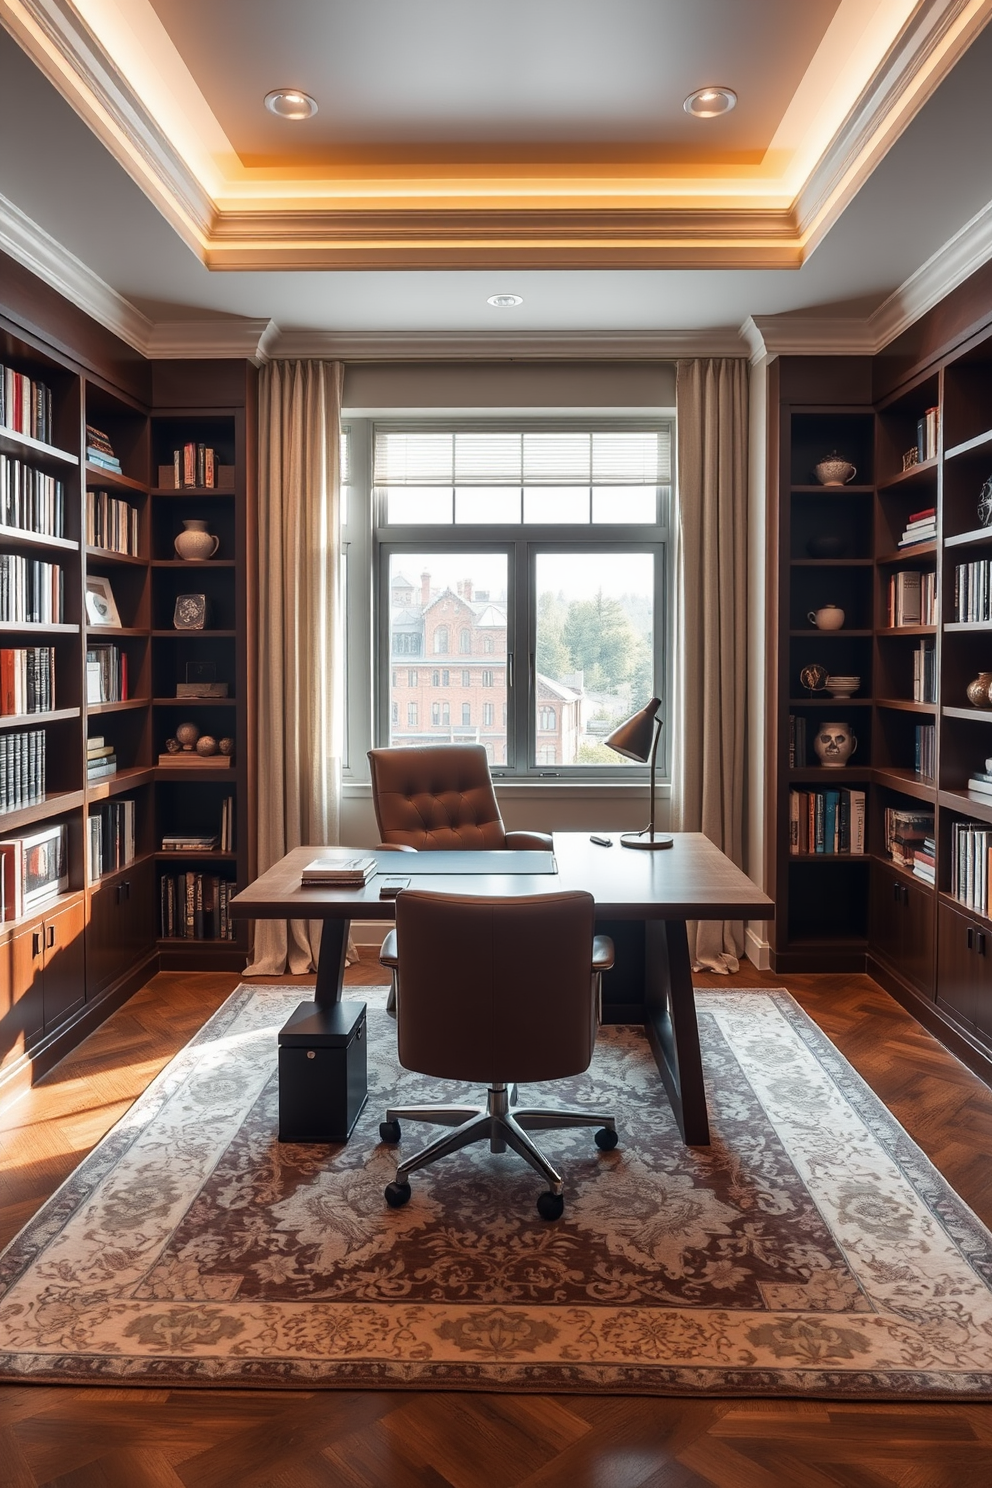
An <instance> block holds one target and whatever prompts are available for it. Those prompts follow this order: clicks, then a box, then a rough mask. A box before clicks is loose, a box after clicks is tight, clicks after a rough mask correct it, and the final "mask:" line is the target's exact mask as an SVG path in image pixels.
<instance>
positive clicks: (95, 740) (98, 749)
mask: <svg viewBox="0 0 992 1488" xmlns="http://www.w3.org/2000/svg"><path fill="white" fill-rule="evenodd" d="M116 774H117V756H116V754H115V753H114V746H113V745H112V744H108V743H107V741H106V739H105V738H104V737H103V735H102V734H93V735H92V736H91V737H90V738H88V739H87V740H86V781H87V784H91V783H92V782H93V781H94V780H105V779H106V778H107V776H108V775H116Z"/></svg>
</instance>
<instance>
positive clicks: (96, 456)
mask: <svg viewBox="0 0 992 1488" xmlns="http://www.w3.org/2000/svg"><path fill="white" fill-rule="evenodd" d="M86 463H87V464H88V465H99V467H100V469H101V470H109V471H111V472H112V473H113V474H114V475H121V474H122V471H121V462H120V460H118V458H117V456H116V455H115V454H114V447H113V445H112V444H111V442H110V439H109V438H108V436H107V435H106V434H104V432H103V430H102V429H95V428H94V427H93V425H92V424H87V425H86Z"/></svg>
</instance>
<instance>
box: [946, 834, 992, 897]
mask: <svg viewBox="0 0 992 1488" xmlns="http://www.w3.org/2000/svg"><path fill="white" fill-rule="evenodd" d="M990 846H992V830H990V829H989V828H988V827H987V826H986V825H985V824H984V823H983V822H969V821H964V822H953V823H952V824H951V896H952V897H953V898H954V899H956V900H957V901H958V903H959V904H964V905H966V906H967V907H968V909H974V910H977V911H978V913H979V914H983V915H987V914H988V912H989V847H990Z"/></svg>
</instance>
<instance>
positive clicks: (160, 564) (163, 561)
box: [151, 558, 237, 573]
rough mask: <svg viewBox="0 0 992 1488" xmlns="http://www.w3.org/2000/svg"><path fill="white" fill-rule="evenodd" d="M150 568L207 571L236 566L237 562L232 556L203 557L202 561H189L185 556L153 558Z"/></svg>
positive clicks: (192, 571) (193, 571)
mask: <svg viewBox="0 0 992 1488" xmlns="http://www.w3.org/2000/svg"><path fill="white" fill-rule="evenodd" d="M151 566H152V568H185V569H186V570H187V571H188V572H191V573H195V572H197V571H199V572H200V573H209V572H210V570H211V569H216V568H236V567H237V564H236V563H235V561H234V559H233V558H205V559H204V561H203V562H202V563H195V562H191V561H190V560H189V559H186V558H153V559H152V564H151Z"/></svg>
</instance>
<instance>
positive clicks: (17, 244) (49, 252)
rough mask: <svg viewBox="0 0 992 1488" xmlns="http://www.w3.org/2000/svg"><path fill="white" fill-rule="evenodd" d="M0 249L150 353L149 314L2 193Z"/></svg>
mask: <svg viewBox="0 0 992 1488" xmlns="http://www.w3.org/2000/svg"><path fill="white" fill-rule="evenodd" d="M0 249H2V251H3V252H4V253H6V254H9V256H10V257H11V258H12V259H14V260H15V261H16V262H17V263H19V264H21V265H23V267H24V268H26V269H28V270H29V271H30V272H31V273H32V274H36V275H37V277H38V278H39V279H42V280H43V281H44V282H45V283H46V284H47V285H49V286H50V288H52V289H54V290H56V291H57V292H58V293H59V294H60V295H62V296H64V298H65V299H67V300H69V302H70V303H71V304H73V305H75V306H77V307H78V309H80V310H83V311H85V313H86V314H87V315H89V316H91V317H92V319H93V320H95V321H98V322H99V324H100V325H102V326H105V327H106V329H107V330H108V331H113V333H114V335H115V336H119V337H120V339H121V340H122V341H125V342H126V343H127V344H128V346H131V347H133V348H134V349H135V351H140V352H141V353H142V354H143V355H144V356H147V355H148V351H147V347H148V344H149V340H150V337H151V334H152V331H153V325H152V322H151V321H150V320H149V319H148V317H147V316H145V315H143V314H142V313H141V311H140V310H138V309H136V308H135V306H134V305H132V304H131V302H130V301H129V300H126V299H125V298H124V296H123V295H120V294H118V293H117V291H116V289H111V287H110V285H109V284H107V283H106V282H105V280H103V279H101V278H100V276H99V274H94V272H93V270H92V269H89V268H87V266H86V265H85V264H84V263H83V261H82V259H79V258H77V257H76V256H75V254H73V253H70V252H69V251H68V249H67V248H63V247H62V244H61V243H59V242H57V241H56V239H55V238H53V237H52V236H51V235H50V234H49V233H47V232H46V231H45V229H44V228H43V227H39V226H38V224H37V222H34V221H33V220H32V219H31V218H30V217H28V216H27V215H26V213H24V212H22V211H21V209H20V207H17V206H15V205H14V203H13V202H12V201H9V200H8V198H7V197H5V196H2V195H0Z"/></svg>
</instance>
